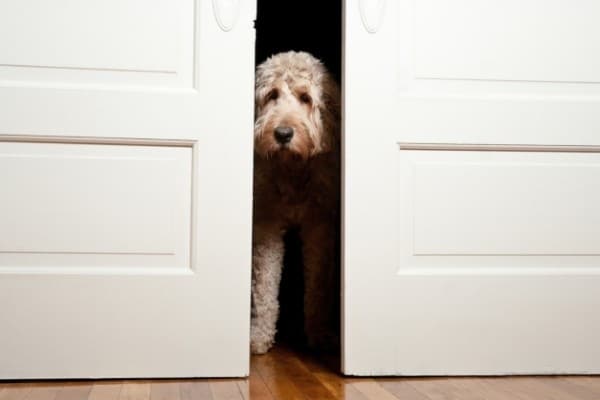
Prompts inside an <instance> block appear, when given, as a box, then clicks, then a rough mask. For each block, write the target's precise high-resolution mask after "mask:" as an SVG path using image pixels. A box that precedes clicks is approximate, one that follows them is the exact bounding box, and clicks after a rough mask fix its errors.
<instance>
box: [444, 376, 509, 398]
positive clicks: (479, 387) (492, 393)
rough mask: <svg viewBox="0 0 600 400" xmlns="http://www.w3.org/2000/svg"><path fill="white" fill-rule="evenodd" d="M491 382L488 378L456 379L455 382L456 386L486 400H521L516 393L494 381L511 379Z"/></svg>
mask: <svg viewBox="0 0 600 400" xmlns="http://www.w3.org/2000/svg"><path fill="white" fill-rule="evenodd" d="M491 379H492V380H491V381H489V379H488V378H486V377H478V378H456V379H455V380H453V384H454V385H455V386H459V387H462V388H463V390H464V389H469V390H470V391H471V392H473V393H474V394H475V395H478V396H480V397H482V398H484V399H486V400H519V397H518V395H517V394H516V393H514V392H510V391H508V390H505V389H504V388H502V386H499V385H496V384H494V383H493V382H494V381H493V380H494V379H496V380H502V379H511V378H502V377H501V378H491Z"/></svg>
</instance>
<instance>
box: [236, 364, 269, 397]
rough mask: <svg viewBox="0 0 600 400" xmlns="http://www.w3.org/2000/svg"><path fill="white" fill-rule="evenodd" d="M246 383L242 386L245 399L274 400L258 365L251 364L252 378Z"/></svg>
mask: <svg viewBox="0 0 600 400" xmlns="http://www.w3.org/2000/svg"><path fill="white" fill-rule="evenodd" d="M245 383H246V384H245V385H243V387H241V388H240V390H241V391H242V395H243V396H244V399H245V400H250V399H252V400H274V397H273V395H272V394H271V391H270V390H269V388H268V387H267V384H266V382H265V381H264V379H263V377H262V376H261V375H260V371H259V370H258V368H257V367H256V365H254V364H252V365H250V378H249V379H248V380H247V381H246V382H245ZM244 389H246V390H244Z"/></svg>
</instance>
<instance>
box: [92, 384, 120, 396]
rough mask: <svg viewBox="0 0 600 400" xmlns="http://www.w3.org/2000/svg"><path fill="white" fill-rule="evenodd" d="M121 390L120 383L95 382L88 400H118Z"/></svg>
mask: <svg viewBox="0 0 600 400" xmlns="http://www.w3.org/2000/svg"><path fill="white" fill-rule="evenodd" d="M122 388H123V383H122V382H115V381H99V382H95V383H94V385H93V386H92V390H91V391H90V395H89V396H88V400H118V399H119V395H120V394H121V389H122Z"/></svg>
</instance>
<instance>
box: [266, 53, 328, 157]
mask: <svg viewBox="0 0 600 400" xmlns="http://www.w3.org/2000/svg"><path fill="white" fill-rule="evenodd" d="M338 109H339V91H338V89H337V85H336V84H335V82H334V81H333V79H332V78H331V77H330V75H329V74H328V73H327V71H326V70H325V68H324V67H323V65H322V64H321V63H320V62H319V61H318V60H316V59H315V58H314V57H312V56H311V55H309V54H307V53H296V52H288V53H281V54H278V55H275V56H273V57H271V58H269V59H268V60H267V61H265V62H264V63H263V64H261V65H260V66H259V67H258V70H257V76H256V122H255V125H254V148H255V152H256V154H258V155H259V156H262V157H265V158H273V159H275V158H277V159H281V160H284V161H291V160H307V159H308V158H309V157H312V156H315V155H317V154H320V153H324V152H328V151H331V150H332V149H333V147H334V145H335V141H336V140H337V136H338V133H337V126H338V122H337V120H338V117H339V111H338Z"/></svg>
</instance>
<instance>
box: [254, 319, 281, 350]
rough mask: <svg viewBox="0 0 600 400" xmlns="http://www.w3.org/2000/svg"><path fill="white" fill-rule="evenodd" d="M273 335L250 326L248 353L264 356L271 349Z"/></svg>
mask: <svg viewBox="0 0 600 400" xmlns="http://www.w3.org/2000/svg"><path fill="white" fill-rule="evenodd" d="M274 336H275V335H274V334H273V335H269V334H266V333H265V332H263V331H262V330H261V329H259V328H258V327H257V326H254V325H252V327H251V329H250V352H251V353H252V354H265V353H266V352H267V351H269V350H270V349H271V347H273V343H274V342H275V340H274Z"/></svg>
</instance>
